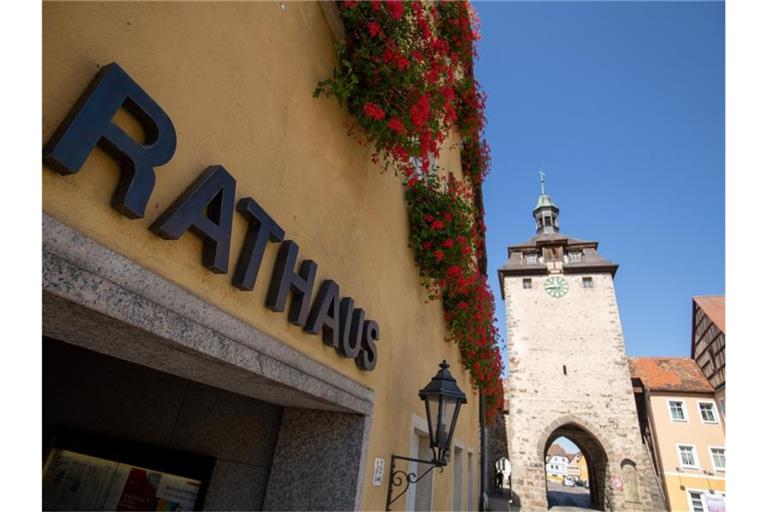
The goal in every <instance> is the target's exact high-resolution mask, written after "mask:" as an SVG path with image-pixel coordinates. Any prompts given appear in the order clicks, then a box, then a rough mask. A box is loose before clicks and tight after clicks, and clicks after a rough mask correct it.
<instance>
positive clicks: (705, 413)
mask: <svg viewBox="0 0 768 512" xmlns="http://www.w3.org/2000/svg"><path fill="white" fill-rule="evenodd" d="M699 412H700V413H701V421H703V422H704V423H719V422H718V420H717V410H716V409H715V402H699Z"/></svg>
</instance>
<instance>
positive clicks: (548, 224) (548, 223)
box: [544, 217, 552, 226]
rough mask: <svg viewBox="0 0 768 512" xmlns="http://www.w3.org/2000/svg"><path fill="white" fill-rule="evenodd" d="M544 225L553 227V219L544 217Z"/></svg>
mask: <svg viewBox="0 0 768 512" xmlns="http://www.w3.org/2000/svg"><path fill="white" fill-rule="evenodd" d="M544 225H545V226H551V225H552V219H551V218H549V217H544Z"/></svg>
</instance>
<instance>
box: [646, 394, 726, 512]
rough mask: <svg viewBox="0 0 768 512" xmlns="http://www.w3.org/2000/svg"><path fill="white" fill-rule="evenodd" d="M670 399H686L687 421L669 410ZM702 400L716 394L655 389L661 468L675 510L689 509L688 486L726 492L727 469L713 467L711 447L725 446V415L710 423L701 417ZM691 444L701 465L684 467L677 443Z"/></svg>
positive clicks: (654, 415)
mask: <svg viewBox="0 0 768 512" xmlns="http://www.w3.org/2000/svg"><path fill="white" fill-rule="evenodd" d="M669 400H682V401H683V403H684V404H685V410H686V417H687V421H673V420H672V418H671V416H670V413H669ZM699 401H709V402H713V401H714V395H713V394H709V395H707V394H698V393H652V394H651V396H650V409H651V416H652V418H651V419H652V425H653V429H654V436H655V440H656V449H657V451H658V452H659V455H660V459H661V460H660V463H661V472H662V475H663V477H664V484H665V489H666V491H667V494H668V496H669V501H670V507H671V508H672V510H688V509H689V505H688V497H687V489H694V490H707V491H708V490H713V491H720V492H725V471H722V470H716V469H715V468H714V467H713V463H712V458H711V456H710V451H709V448H710V447H718V448H721V447H722V448H724V447H725V432H724V430H723V423H722V419H721V418H719V421H718V423H716V424H708V423H704V422H703V421H702V419H701V414H700V412H699V406H698V402H699ZM678 444H689V445H693V446H695V448H696V457H697V459H698V463H699V469H687V468H682V467H681V463H680V460H679V456H678V450H677V445H678Z"/></svg>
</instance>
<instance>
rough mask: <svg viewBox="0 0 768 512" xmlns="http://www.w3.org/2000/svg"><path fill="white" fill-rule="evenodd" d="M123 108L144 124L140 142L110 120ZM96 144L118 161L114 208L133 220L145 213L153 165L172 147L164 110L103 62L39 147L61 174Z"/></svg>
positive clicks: (120, 71) (47, 162)
mask: <svg viewBox="0 0 768 512" xmlns="http://www.w3.org/2000/svg"><path fill="white" fill-rule="evenodd" d="M120 107H124V108H125V109H126V110H127V111H128V112H129V113H130V114H131V115H132V116H133V117H134V118H135V119H136V121H138V122H139V124H140V125H141V127H142V128H143V129H144V134H145V139H146V140H145V142H144V144H139V143H138V142H136V141H135V140H133V139H132V138H131V137H130V136H128V134H126V133H125V132H124V131H123V130H122V129H121V128H120V127H119V126H117V125H115V124H114V123H113V122H112V118H113V117H114V116H115V113H117V111H118V109H119V108H120ZM95 146H99V147H100V148H101V149H103V150H104V151H106V152H107V153H108V154H109V155H110V156H111V157H112V158H114V159H115V160H117V162H118V164H119V165H120V183H119V184H118V186H117V189H116V190H115V192H114V195H113V196H112V207H113V208H115V209H116V210H117V211H119V212H120V213H122V214H123V215H125V216H126V217H129V218H131V219H136V218H141V217H143V216H144V210H145V209H146V206H147V203H148V202H149V197H150V195H151V194H152V189H153V188H154V186H155V170H154V168H155V167H157V166H159V165H163V164H164V163H167V162H168V161H169V160H170V159H171V157H173V153H174V152H175V151H176V131H175V129H174V127H173V123H172V122H171V119H170V118H169V117H168V115H167V114H166V113H165V112H164V111H163V109H162V108H160V105H158V104H157V103H155V101H154V100H153V99H152V98H150V97H149V95H148V94H147V93H146V92H145V91H144V89H142V88H141V87H140V86H139V85H138V84H137V83H136V82H134V81H133V79H132V78H131V77H130V76H128V74H127V73H126V72H125V71H123V69H122V68H121V67H120V66H118V65H117V64H115V63H112V64H109V65H107V66H104V67H103V68H102V69H101V71H99V73H98V74H97V75H96V77H95V78H94V79H93V81H92V82H91V84H90V85H89V86H88V89H86V91H85V92H84V93H83V95H82V96H81V97H80V99H79V100H78V102H77V104H76V105H75V106H74V108H73V109H72V110H71V111H70V113H69V114H68V115H67V118H66V119H65V120H64V122H62V124H61V125H60V126H59V128H58V129H57V130H56V132H55V133H54V134H53V136H52V137H51V138H50V140H49V141H48V143H47V144H46V145H45V147H44V148H43V162H44V163H45V165H47V166H49V167H50V168H52V169H53V170H55V171H56V172H58V173H59V174H75V173H77V172H78V171H79V170H80V168H81V167H82V165H83V163H85V160H86V158H88V155H89V154H90V153H91V151H92V150H93V148H94V147H95Z"/></svg>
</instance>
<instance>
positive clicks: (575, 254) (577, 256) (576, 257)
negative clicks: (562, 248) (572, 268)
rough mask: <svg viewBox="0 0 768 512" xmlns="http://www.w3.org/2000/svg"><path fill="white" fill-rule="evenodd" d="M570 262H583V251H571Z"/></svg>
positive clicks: (569, 253) (569, 254)
mask: <svg viewBox="0 0 768 512" xmlns="http://www.w3.org/2000/svg"><path fill="white" fill-rule="evenodd" d="M568 261H569V262H570V263H578V262H580V261H581V251H569V252H568Z"/></svg>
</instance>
